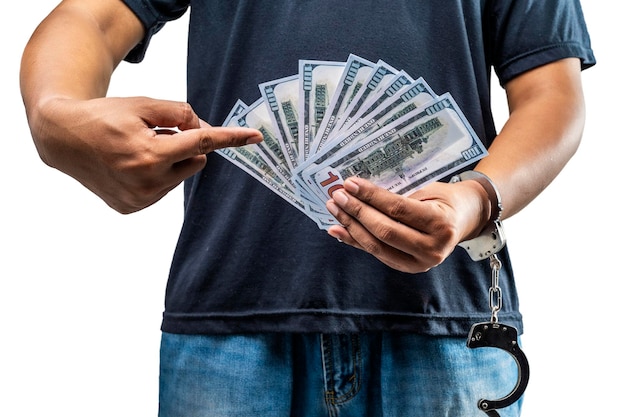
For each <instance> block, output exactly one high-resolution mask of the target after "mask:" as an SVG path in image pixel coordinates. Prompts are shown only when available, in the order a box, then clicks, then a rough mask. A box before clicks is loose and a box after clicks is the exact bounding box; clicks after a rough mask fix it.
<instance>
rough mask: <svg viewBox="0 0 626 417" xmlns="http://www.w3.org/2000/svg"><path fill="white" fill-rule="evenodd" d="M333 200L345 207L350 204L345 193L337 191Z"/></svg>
mask: <svg viewBox="0 0 626 417" xmlns="http://www.w3.org/2000/svg"><path fill="white" fill-rule="evenodd" d="M333 200H334V201H335V203H337V204H339V205H340V206H345V205H346V204H347V203H348V196H347V195H346V193H345V191H343V190H337V191H335V192H334V193H333Z"/></svg>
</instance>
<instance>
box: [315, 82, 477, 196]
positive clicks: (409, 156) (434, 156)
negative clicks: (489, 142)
mask: <svg viewBox="0 0 626 417" xmlns="http://www.w3.org/2000/svg"><path fill="white" fill-rule="evenodd" d="M358 145H359V146H358V147H354V148H351V149H349V150H347V151H345V152H342V153H339V154H337V155H335V156H334V157H333V158H332V159H331V160H328V161H326V163H325V164H324V165H323V166H320V167H316V168H315V169H313V170H311V171H309V172H307V175H308V176H309V178H311V180H312V183H314V184H315V185H316V186H317V187H318V189H319V190H320V191H321V192H322V194H323V195H325V196H326V198H330V196H332V193H333V192H334V191H335V190H337V189H338V188H340V187H342V186H343V181H344V180H345V179H346V178H348V177H351V176H359V177H361V178H366V179H368V180H370V181H372V182H373V183H374V184H376V185H378V186H380V187H383V188H385V189H387V190H389V191H392V192H394V193H396V194H400V195H407V194H409V193H411V192H413V191H414V190H415V189H417V188H418V187H420V186H422V185H424V184H426V183H428V182H431V181H434V180H437V179H440V178H442V177H444V176H446V175H448V174H450V173H452V172H454V171H456V170H458V169H460V168H462V167H464V166H467V165H469V164H471V163H473V162H476V161H477V160H479V159H480V158H482V157H484V156H485V155H486V154H487V150H486V149H485V147H484V145H483V144H482V142H481V141H480V140H479V138H478V137H477V136H476V133H475V132H474V131H473V129H472V128H471V126H470V125H469V123H468V121H467V119H466V118H465V116H464V115H463V113H462V112H461V111H460V109H459V107H458V105H457V104H456V102H455V101H454V99H453V98H452V96H451V95H450V94H448V93H446V94H444V95H443V96H441V97H439V98H437V99H435V100H433V101H432V102H430V103H428V104H427V105H425V106H422V107H420V108H418V109H416V110H414V111H412V112H410V113H408V114H406V115H405V116H403V117H401V118H400V119H398V120H396V121H395V122H393V123H391V124H389V125H387V126H385V128H383V129H381V130H379V131H377V132H376V134H375V135H372V136H369V137H367V138H365V139H364V140H362V141H360V142H359V143H358Z"/></svg>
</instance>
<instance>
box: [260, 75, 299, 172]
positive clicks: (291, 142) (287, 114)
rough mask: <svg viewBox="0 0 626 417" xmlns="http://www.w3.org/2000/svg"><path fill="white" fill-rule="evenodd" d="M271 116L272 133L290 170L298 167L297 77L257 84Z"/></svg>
mask: <svg viewBox="0 0 626 417" xmlns="http://www.w3.org/2000/svg"><path fill="white" fill-rule="evenodd" d="M259 90H260V91H261V96H262V97H263V99H264V100H265V104H266V106H267V108H268V111H269V114H270V116H271V121H272V126H273V127H274V131H276V132H278V134H279V136H280V138H279V139H280V145H281V147H282V150H283V154H284V155H285V157H286V160H287V164H288V165H289V168H290V169H292V170H293V169H294V168H295V167H296V166H298V135H299V123H298V111H299V100H300V81H299V75H298V74H295V75H291V76H289V77H284V78H280V79H278V80H273V81H268V82H265V83H262V84H259Z"/></svg>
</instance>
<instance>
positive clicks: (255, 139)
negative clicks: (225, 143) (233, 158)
mask: <svg viewBox="0 0 626 417" xmlns="http://www.w3.org/2000/svg"><path fill="white" fill-rule="evenodd" d="M262 141H263V136H261V135H254V136H250V137H249V138H248V139H246V145H253V144H255V143H260V142H262Z"/></svg>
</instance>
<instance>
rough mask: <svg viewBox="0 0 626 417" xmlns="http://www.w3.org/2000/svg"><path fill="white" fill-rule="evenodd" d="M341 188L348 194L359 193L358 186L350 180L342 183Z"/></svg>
mask: <svg viewBox="0 0 626 417" xmlns="http://www.w3.org/2000/svg"><path fill="white" fill-rule="evenodd" d="M343 188H345V189H346V190H348V192H349V193H350V194H355V193H358V192H359V185H358V184H357V183H356V182H354V181H352V180H350V179H348V180H345V181H344V183H343Z"/></svg>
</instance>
